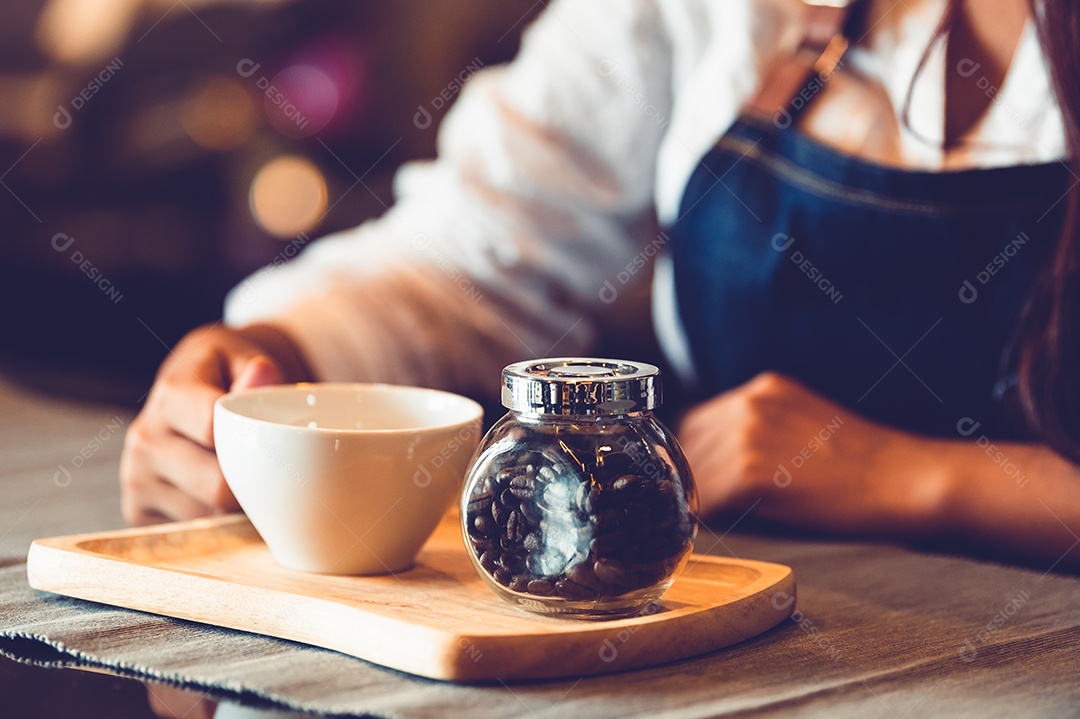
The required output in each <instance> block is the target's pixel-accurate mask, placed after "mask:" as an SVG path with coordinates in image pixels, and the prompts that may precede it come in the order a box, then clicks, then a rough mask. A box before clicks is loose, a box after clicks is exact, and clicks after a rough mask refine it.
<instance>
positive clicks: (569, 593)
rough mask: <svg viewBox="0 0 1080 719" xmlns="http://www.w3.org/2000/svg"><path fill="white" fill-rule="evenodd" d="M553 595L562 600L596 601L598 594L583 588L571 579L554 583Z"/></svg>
mask: <svg viewBox="0 0 1080 719" xmlns="http://www.w3.org/2000/svg"><path fill="white" fill-rule="evenodd" d="M555 593H556V594H558V595H559V596H560V597H563V598H564V599H577V600H581V599H598V598H599V596H600V595H599V593H598V592H597V591H596V590H595V589H592V588H590V587H586V586H583V585H581V584H578V583H577V582H575V581H573V580H571V579H561V580H559V581H557V582H555Z"/></svg>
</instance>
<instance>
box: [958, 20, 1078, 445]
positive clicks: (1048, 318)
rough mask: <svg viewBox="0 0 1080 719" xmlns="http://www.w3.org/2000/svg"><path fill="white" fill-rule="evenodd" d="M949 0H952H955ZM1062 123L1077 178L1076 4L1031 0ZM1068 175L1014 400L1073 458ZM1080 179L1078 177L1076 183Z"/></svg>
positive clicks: (1073, 218) (1073, 246)
mask: <svg viewBox="0 0 1080 719" xmlns="http://www.w3.org/2000/svg"><path fill="white" fill-rule="evenodd" d="M954 1H955V0H954ZM1031 4H1032V12H1033V14H1034V16H1035V22H1036V26H1037V27H1038V31H1039V41H1040V43H1041V44H1042V48H1043V54H1044V55H1045V57H1046V64H1047V66H1048V67H1049V70H1050V81H1051V83H1052V85H1053V88H1054V95H1055V96H1056V98H1057V102H1058V106H1059V107H1060V108H1061V117H1062V120H1063V122H1064V125H1065V147H1066V153H1067V157H1066V163H1067V164H1068V166H1069V169H1070V170H1071V171H1072V173H1073V175H1075V176H1077V177H1080V3H1078V2H1077V1H1076V0H1031ZM1071 180H1072V178H1070V188H1071V189H1070V191H1069V193H1068V196H1067V197H1066V198H1065V199H1064V200H1063V202H1066V203H1067V204H1066V209H1065V221H1064V226H1063V228H1062V231H1061V236H1060V238H1059V239H1058V243H1057V246H1056V247H1055V248H1054V250H1053V252H1052V255H1051V259H1050V261H1049V262H1047V264H1046V266H1044V267H1043V268H1042V271H1041V272H1040V274H1039V276H1038V280H1037V281H1036V283H1035V287H1033V288H1032V294H1031V298H1030V300H1029V301H1028V304H1027V308H1026V310H1025V311H1024V314H1023V319H1022V324H1021V327H1020V336H1021V341H1020V352H1019V358H1020V359H1019V375H1020V376H1019V379H1020V388H1019V389H1020V401H1021V405H1022V406H1023V408H1024V414H1025V415H1026V416H1027V420H1028V422H1029V423H1030V425H1031V426H1032V428H1033V429H1034V430H1035V432H1036V433H1037V434H1038V436H1039V437H1040V438H1041V439H1042V440H1044V441H1045V442H1046V443H1047V444H1049V445H1050V446H1051V447H1052V448H1054V449H1055V450H1057V451H1058V452H1060V453H1061V454H1062V455H1064V456H1065V457H1068V458H1069V459H1071V460H1073V461H1074V462H1076V461H1080V191H1077V190H1076V188H1075V186H1074V185H1073V184H1072V181H1071ZM1077 181H1078V182H1080V180H1077Z"/></svg>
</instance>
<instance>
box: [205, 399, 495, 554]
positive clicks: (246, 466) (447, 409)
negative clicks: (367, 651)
mask: <svg viewBox="0 0 1080 719" xmlns="http://www.w3.org/2000/svg"><path fill="white" fill-rule="evenodd" d="M482 415H483V410H482V409H481V407H480V405H479V404H477V403H476V402H474V401H472V400H471V399H467V398H465V397H461V396H459V395H456V394H451V393H449V392H441V391H438V390H431V389H422V388H419V387H403V386H395V385H382V384H333V383H325V384H322V383H315V384H297V385H278V386H271V387H258V388H254V389H248V390H240V391H237V392H231V393H229V394H226V395H225V396H223V397H221V398H219V399H218V401H217V403H216V404H215V405H214V444H215V446H216V449H217V456H218V462H219V463H220V465H221V471H222V473H223V474H224V475H225V481H226V482H227V483H228V485H229V488H230V489H232V491H233V494H234V495H236V499H237V501H238V502H239V503H240V506H241V507H242V508H243V510H244V512H245V513H246V514H247V516H248V519H250V520H251V523H252V524H253V525H254V526H255V529H256V530H258V532H259V534H260V535H261V536H262V538H263V540H264V541H265V542H266V544H267V546H268V547H269V548H270V552H271V554H272V555H273V557H274V559H275V560H276V561H277V562H278V563H279V564H281V565H283V566H285V567H288V568H290V569H299V570H302V571H308V572H321V573H329V574H388V573H393V572H398V571H401V570H403V569H405V568H407V567H408V566H409V565H410V564H412V562H413V560H414V559H415V558H416V554H417V552H418V551H419V550H420V547H421V545H423V543H424V542H425V541H426V540H427V538H428V537H429V536H430V535H431V533H432V532H433V531H434V529H435V527H436V525H437V524H438V522H439V519H440V518H441V517H442V515H443V514H444V513H445V512H446V510H447V509H448V507H449V506H450V505H451V503H452V502H453V501H454V499H455V498H456V497H457V496H458V495H459V493H460V491H461V484H462V481H463V478H464V476H465V471H466V469H467V467H468V464H469V460H470V459H471V457H472V454H473V452H474V451H475V449H476V445H477V444H478V442H479V441H480V430H481V417H482Z"/></svg>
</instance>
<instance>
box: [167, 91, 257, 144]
mask: <svg viewBox="0 0 1080 719" xmlns="http://www.w3.org/2000/svg"><path fill="white" fill-rule="evenodd" d="M255 117H256V116H255V103H254V102H253V101H252V99H251V95H250V94H249V93H248V91H247V89H245V87H244V86H243V85H241V84H240V83H239V82H238V81H236V80H233V79H232V78H227V77H212V78H210V79H209V80H206V81H204V82H201V83H198V84H197V85H196V86H195V87H194V88H193V89H192V90H191V92H190V94H189V95H188V97H187V98H186V102H185V103H184V109H183V114H182V115H181V122H182V123H183V125H184V130H185V131H186V132H187V134H188V135H189V136H190V137H191V139H192V140H194V141H195V143H196V144H197V145H199V146H200V147H203V148H206V149H207V150H231V149H233V148H236V147H240V146H241V145H243V144H244V143H245V142H247V141H248V140H249V139H250V138H251V135H252V132H253V131H254V128H255Z"/></svg>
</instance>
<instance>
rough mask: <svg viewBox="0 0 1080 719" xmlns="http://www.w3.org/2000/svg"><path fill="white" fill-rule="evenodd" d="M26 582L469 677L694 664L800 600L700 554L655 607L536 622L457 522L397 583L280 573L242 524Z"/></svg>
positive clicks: (56, 552)
mask: <svg viewBox="0 0 1080 719" xmlns="http://www.w3.org/2000/svg"><path fill="white" fill-rule="evenodd" d="M27 576H28V578H29V581H30V586H32V587H34V588H35V589H42V590H45V591H48V592H54V593H56V594H63V595H66V596H70V597H77V598H79V599H87V600H91V601H95V602H102V603H105V604H112V605H116V606H121V607H127V608H130V609H139V610H142V611H147V612H154V613H156V614H164V615H167V616H170V617H178V618H181V619H189V620H194V621H197V622H204V623H207V624H215V625H219V626H222V627H230V628H232V629H242V630H245V631H249V632H256V633H259V634H266V635H269V636H273V637H281V638H283V639H291V640H295V641H298V642H305V643H307V644H313V645H315V646H319V647H325V648H327V649H334V650H337V651H339V652H343V653H345V654H349V655H352V656H355V657H359V658H361V659H366V660H367V661H370V662H374V663H376V664H381V665H384V666H387V667H393V668H394V669H399V670H401V671H405V672H410V673H412V674H419V675H421V676H425V677H431V678H433V679H444V680H453V681H461V682H479V681H513V680H522V679H543V678H554V677H568V676H575V677H578V676H585V675H590V674H602V673H607V672H613V671H619V670H623V669H630V668H634V667H644V666H650V665H653V664H660V663H663V662H669V661H672V660H675V659H682V658H685V657H690V656H694V655H697V654H701V653H703V652H708V651H712V650H714V649H719V648H721V647H726V646H729V645H731V644H735V643H736V642H741V641H743V640H744V639H748V638H750V637H753V636H755V635H757V634H760V633H761V632H763V631H765V630H766V629H769V628H770V627H773V626H774V625H776V624H778V623H779V622H780V621H782V620H783V619H785V618H786V617H787V616H789V615H790V614H791V612H792V610H793V609H794V602H792V601H790V600H789V599H788V597H789V596H790V597H794V595H795V579H794V576H793V574H792V571H791V568H790V567H786V566H783V565H780V564H770V563H767V562H755V561H747V560H736V559H727V558H721V557H712V556H704V555H694V556H693V557H692V558H691V559H690V562H689V564H688V565H687V568H686V571H685V572H684V573H683V574H682V576H681V577H680V578H679V579H678V580H677V581H676V582H675V583H674V584H673V585H672V587H671V588H670V589H669V590H668V591H667V593H666V594H664V596H663V598H662V599H661V600H660V601H659V602H657V603H656V604H655V605H653V607H651V608H650V609H655V610H656V611H652V612H650V613H647V614H644V615H641V616H638V617H631V618H626V619H615V620H607V621H587V620H580V619H565V618H557V617H550V616H542V615H536V614H532V613H529V612H526V611H524V610H522V609H519V608H517V607H514V606H512V605H510V604H508V603H506V602H504V601H503V600H502V599H500V598H499V597H497V596H496V595H495V594H494V593H493V592H492V591H491V590H490V589H489V588H488V587H487V586H486V585H485V584H484V583H483V581H482V580H481V579H480V577H479V576H478V575H477V573H476V570H475V569H474V568H473V565H472V563H471V562H470V561H469V558H468V556H467V555H466V554H465V546H464V543H463V541H462V539H461V534H460V530H459V528H458V524H457V517H456V516H452V515H448V516H447V518H446V519H444V520H443V522H442V524H440V526H439V528H438V529H437V530H436V531H435V534H434V535H433V536H432V538H431V539H430V540H428V543H427V544H426V545H424V548H423V549H422V550H421V553H420V556H419V558H418V559H417V563H416V565H415V566H414V567H413V568H412V569H410V570H408V571H406V572H401V573H399V574H398V575H397V576H381V577H350V576H331V575H319V574H307V573H304V572H298V571H294V570H290V569H285V568H283V567H280V566H278V565H277V564H276V563H275V562H274V560H273V559H272V558H271V556H270V552H269V550H268V549H267V548H266V545H265V544H264V543H263V541H262V539H260V537H259V535H258V534H257V533H256V531H255V529H254V528H253V527H252V526H251V524H250V523H249V522H248V521H247V519H246V518H245V517H244V516H243V515H229V516H224V517H214V518H209V519H197V520H193V521H190V522H177V523H173V524H162V525H157V526H154V527H147V528H139V529H124V530H117V531H111V532H100V533H96V534H81V535H73V536H68V537H54V538H51V539H39V540H37V541H35V542H34V543H33V545H32V546H31V548H30V554H29V557H28V559H27ZM778 592H783V593H784V594H780V595H779V597H780V598H779V599H777V600H776V601H773V596H774V594H776V593H778Z"/></svg>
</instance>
